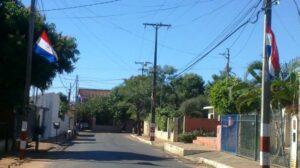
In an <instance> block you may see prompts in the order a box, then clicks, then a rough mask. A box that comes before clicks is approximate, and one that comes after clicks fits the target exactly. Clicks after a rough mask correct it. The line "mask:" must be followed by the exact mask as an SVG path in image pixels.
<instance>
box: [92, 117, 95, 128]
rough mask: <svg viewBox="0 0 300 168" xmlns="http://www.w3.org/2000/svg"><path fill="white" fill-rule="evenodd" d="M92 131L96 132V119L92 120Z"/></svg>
mask: <svg viewBox="0 0 300 168" xmlns="http://www.w3.org/2000/svg"><path fill="white" fill-rule="evenodd" d="M92 130H93V131H96V117H93V118H92Z"/></svg>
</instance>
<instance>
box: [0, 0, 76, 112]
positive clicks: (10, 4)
mask: <svg viewBox="0 0 300 168" xmlns="http://www.w3.org/2000/svg"><path fill="white" fill-rule="evenodd" d="M28 17H29V9H27V8H25V7H24V6H23V4H22V3H21V2H20V1H11V0H3V1H1V2H0V25H1V29H0V37H1V38H0V46H1V48H0V63H1V66H0V93H1V95H2V96H1V98H0V102H1V106H9V107H14V106H18V105H21V104H22V102H23V97H24V96H23V93H24V85H25V76H26V75H25V72H26V57H27V55H26V53H27V52H26V51H27V39H28ZM42 31H46V32H47V34H48V36H49V39H50V41H51V42H52V45H53V48H54V50H55V51H56V52H57V54H58V57H59V59H58V62H57V63H49V62H47V61H46V60H45V59H43V58H41V57H39V56H37V55H35V54H34V53H33V57H32V79H31V84H32V85H34V86H36V87H38V88H40V89H42V90H44V89H46V88H48V87H49V86H50V85H51V84H52V80H53V79H54V77H55V75H56V74H57V73H64V72H66V73H70V72H72V71H73V69H74V63H75V62H76V61H77V60H78V57H77V55H78V54H79V51H78V50H77V44H76V41H75V39H74V38H72V37H68V36H64V35H62V34H61V33H58V32H57V31H56V29H55V25H54V24H52V23H46V21H45V19H44V18H43V17H42V16H41V15H40V14H39V13H38V12H36V16H35V29H34V42H35V41H36V40H37V39H38V37H39V36H40V34H41V32H42Z"/></svg>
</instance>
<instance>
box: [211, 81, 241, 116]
mask: <svg viewBox="0 0 300 168" xmlns="http://www.w3.org/2000/svg"><path fill="white" fill-rule="evenodd" d="M240 83H241V81H240V80H239V79H236V78H234V77H229V78H228V79H223V80H219V81H217V82H216V83H215V84H214V85H212V86H211V88H210V90H209V101H210V103H211V104H212V105H213V106H214V108H215V109H216V111H217V112H218V113H219V114H232V113H237V112H238V110H237V108H236V100H237V98H238V94H239V93H238V92H232V88H233V87H236V86H238V85H239V84H240Z"/></svg>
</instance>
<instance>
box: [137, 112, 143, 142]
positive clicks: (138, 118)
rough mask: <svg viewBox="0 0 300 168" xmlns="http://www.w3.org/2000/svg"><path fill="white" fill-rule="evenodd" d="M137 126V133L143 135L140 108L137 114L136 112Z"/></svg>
mask: <svg viewBox="0 0 300 168" xmlns="http://www.w3.org/2000/svg"><path fill="white" fill-rule="evenodd" d="M136 120H137V121H136V128H137V135H138V136H141V135H142V132H141V119H140V110H137V114H136Z"/></svg>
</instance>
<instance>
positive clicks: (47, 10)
mask: <svg viewBox="0 0 300 168" xmlns="http://www.w3.org/2000/svg"><path fill="white" fill-rule="evenodd" d="M118 1H121V0H110V1H104V2H97V3H92V4H86V5H78V6H70V7H63V8H53V9H45V10H42V11H43V12H51V11H60V10H69V9H77V8H84V7H90V6H96V5H104V4H110V3H114V2H118Z"/></svg>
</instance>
